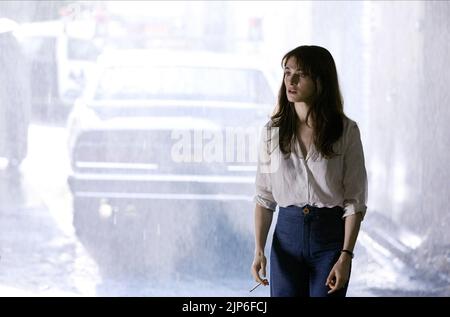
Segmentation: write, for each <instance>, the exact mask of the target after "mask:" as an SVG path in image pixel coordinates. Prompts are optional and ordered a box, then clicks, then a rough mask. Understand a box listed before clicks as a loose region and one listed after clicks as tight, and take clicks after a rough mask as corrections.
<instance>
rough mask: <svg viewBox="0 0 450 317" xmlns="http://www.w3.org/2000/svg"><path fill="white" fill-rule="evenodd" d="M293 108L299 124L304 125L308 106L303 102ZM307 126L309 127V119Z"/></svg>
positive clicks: (309, 119)
mask: <svg viewBox="0 0 450 317" xmlns="http://www.w3.org/2000/svg"><path fill="white" fill-rule="evenodd" d="M294 107H295V112H296V113H297V118H298V120H299V121H300V123H301V124H302V123H306V114H307V113H308V109H309V105H308V104H307V103H305V102H296V103H295V104H294ZM308 125H309V126H311V117H309V118H308Z"/></svg>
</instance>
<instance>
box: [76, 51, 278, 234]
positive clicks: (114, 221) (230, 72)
mask: <svg viewBox="0 0 450 317" xmlns="http://www.w3.org/2000/svg"><path fill="white" fill-rule="evenodd" d="M274 87H275V85H274V83H273V82H272V81H271V77H270V76H269V75H268V72H267V71H266V70H264V68H262V67H261V63H260V62H258V60H257V59H254V58H248V57H241V56H235V55H227V54H218V53H211V52H172V51H115V52H108V53H105V54H104V55H102V56H101V57H100V59H99V62H98V72H97V74H96V76H95V78H93V79H92V81H91V82H90V83H89V84H88V87H87V90H86V91H85V94H84V96H83V97H82V98H81V99H79V100H78V101H77V102H76V104H75V106H74V108H73V110H72V112H71V114H70V115H69V120H68V129H69V131H68V132H69V150H70V158H71V166H72V174H71V175H70V176H69V180H68V181H69V184H70V188H71V191H72V193H73V198H74V213H75V214H74V222H75V227H76V228H77V230H79V231H83V230H84V229H86V230H88V228H87V227H89V226H90V227H91V229H92V231H94V232H98V231H99V226H101V225H106V226H109V228H113V227H114V228H115V229H113V230H119V229H120V228H128V229H126V230H128V231H129V230H133V231H134V232H136V233H140V234H142V236H143V238H144V239H145V238H148V236H149V235H150V234H152V233H153V232H161V231H163V230H164V228H162V227H161V226H160V224H161V223H164V222H165V221H166V222H178V223H181V224H183V222H184V221H185V220H186V219H184V220H183V217H186V215H188V214H191V212H190V211H189V210H191V211H195V210H197V211H199V209H202V210H203V211H205V210H207V212H206V213H208V212H211V213H215V214H216V215H218V216H219V215H220V212H221V211H223V210H224V209H227V208H228V209H227V210H229V211H230V212H231V211H234V212H239V209H240V210H241V211H242V209H243V208H244V207H242V206H243V205H242V204H250V203H251V201H252V196H253V193H254V175H255V171H256V153H257V142H258V139H259V133H260V131H261V128H262V126H263V124H264V123H265V122H266V121H267V120H268V117H269V116H270V114H271V113H272V110H273V108H274V104H275V93H274V92H275V88H274ZM230 206H234V207H233V208H232V207H230ZM236 206H240V207H236ZM245 206H246V207H245V208H247V209H248V210H247V212H251V210H252V207H248V205H245ZM171 212H172V215H171V216H169V215H170V213H171ZM208 217H209V216H207V218H208ZM230 217H231V218H236V217H234V216H232V215H230ZM163 218H164V219H163ZM169 218H170V219H171V220H168V219H169ZM237 218H239V217H237ZM240 218H241V219H244V218H243V217H240ZM130 219H134V227H131V225H130V222H129V221H130ZM156 219H157V220H156ZM208 219H211V218H208ZM246 219H247V218H246ZM249 219H252V217H251V216H250V218H249ZM149 223H150V224H149ZM155 223H158V225H155V226H154V227H152V225H151V224H155ZM136 226H139V228H136ZM221 227H223V225H221ZM118 228H119V229H118ZM130 228H133V229H130ZM150 228H153V229H150ZM170 228H173V225H170ZM149 230H150V231H153V232H149Z"/></svg>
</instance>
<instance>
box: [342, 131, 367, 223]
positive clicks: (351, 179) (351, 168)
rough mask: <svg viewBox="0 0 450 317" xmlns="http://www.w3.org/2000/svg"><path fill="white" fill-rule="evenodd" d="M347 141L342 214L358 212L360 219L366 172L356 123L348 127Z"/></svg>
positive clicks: (364, 200)
mask: <svg viewBox="0 0 450 317" xmlns="http://www.w3.org/2000/svg"><path fill="white" fill-rule="evenodd" d="M347 140H348V143H347V146H346V150H345V153H344V175H343V176H344V177H343V186H344V215H343V217H347V216H350V215H353V214H356V213H358V212H361V213H362V219H364V216H365V214H366V210H367V173H366V167H365V163H364V152H363V147H362V142H361V134H360V131H359V128H358V125H357V124H354V125H352V126H351V127H349V132H348V139H347Z"/></svg>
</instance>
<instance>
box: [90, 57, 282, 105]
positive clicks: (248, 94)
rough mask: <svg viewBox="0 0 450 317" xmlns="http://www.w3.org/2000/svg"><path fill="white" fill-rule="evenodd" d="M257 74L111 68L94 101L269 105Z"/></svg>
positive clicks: (207, 69)
mask: <svg viewBox="0 0 450 317" xmlns="http://www.w3.org/2000/svg"><path fill="white" fill-rule="evenodd" d="M273 98H274V97H273V95H272V93H271V91H270V88H269V85H268V83H267V81H266V79H265V77H264V75H263V73H262V72H261V71H259V70H249V69H237V68H236V69H233V68H231V69H228V68H210V67H179V66H177V67H175V66H166V67H164V66H156V67H113V68H107V69H106V70H105V71H104V72H103V74H102V76H101V78H100V81H99V83H98V86H97V89H96V92H95V99H96V100H117V99H119V100H120V99H127V100H130V99H131V100H133V99H135V100H142V99H181V100H217V101H230V102H249V103H272V102H273Z"/></svg>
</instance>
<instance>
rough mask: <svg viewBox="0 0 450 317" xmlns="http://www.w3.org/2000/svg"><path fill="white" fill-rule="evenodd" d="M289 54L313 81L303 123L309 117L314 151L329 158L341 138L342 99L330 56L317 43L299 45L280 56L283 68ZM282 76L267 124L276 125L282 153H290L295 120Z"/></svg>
mask: <svg viewBox="0 0 450 317" xmlns="http://www.w3.org/2000/svg"><path fill="white" fill-rule="evenodd" d="M290 57H295V58H296V60H297V63H298V66H299V68H300V69H301V70H302V71H303V72H304V73H305V74H307V75H309V76H310V77H311V79H312V80H313V82H314V83H315V86H316V92H315V96H314V101H313V103H312V104H311V106H310V108H309V109H308V113H307V115H306V122H308V119H309V117H311V119H312V122H313V124H314V133H313V142H314V145H315V146H316V148H317V150H318V152H319V153H320V154H322V155H323V156H324V157H325V158H331V157H333V156H335V155H336V154H337V153H335V152H334V150H333V144H334V143H335V142H336V141H337V140H338V139H339V138H340V137H341V135H342V133H343V129H344V127H343V118H344V110H343V101H342V95H341V92H340V89H339V82H338V76H337V71H336V65H335V63H334V60H333V57H332V56H331V54H330V52H329V51H328V50H326V49H325V48H323V47H320V46H299V47H297V48H295V49H293V50H292V51H290V52H288V53H286V55H284V57H283V59H282V60H281V66H282V67H283V68H284V67H285V66H286V63H287V61H288V59H289V58H290ZM284 76H285V75H283V81H282V83H281V87H280V91H279V93H278V104H277V107H276V110H275V113H274V114H273V115H272V117H271V126H272V127H278V128H279V145H280V150H281V151H282V153H283V154H290V153H291V146H292V142H293V141H294V140H296V133H297V128H298V124H299V122H298V118H297V114H296V112H295V108H294V103H293V102H290V101H289V100H288V99H287V95H286V85H285V83H284Z"/></svg>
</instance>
